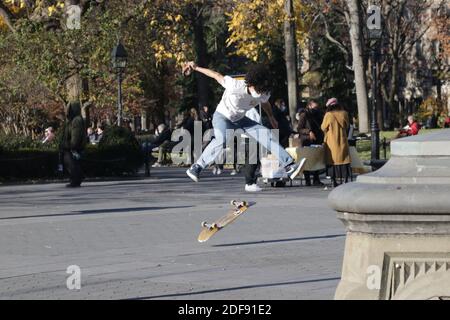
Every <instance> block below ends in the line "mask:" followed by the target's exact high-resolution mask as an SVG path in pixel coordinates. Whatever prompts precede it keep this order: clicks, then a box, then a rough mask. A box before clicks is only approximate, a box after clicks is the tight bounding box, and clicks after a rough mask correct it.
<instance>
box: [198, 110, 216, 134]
mask: <svg viewBox="0 0 450 320" xmlns="http://www.w3.org/2000/svg"><path fill="white" fill-rule="evenodd" d="M200 120H202V127H203V131H206V130H209V129H212V127H213V125H212V115H211V113H210V112H205V110H200Z"/></svg>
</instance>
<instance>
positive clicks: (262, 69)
mask: <svg viewBox="0 0 450 320" xmlns="http://www.w3.org/2000/svg"><path fill="white" fill-rule="evenodd" d="M245 83H246V84H247V86H249V87H254V88H255V90H256V92H258V93H268V92H270V91H271V89H272V84H271V82H270V80H269V70H268V68H267V67H266V66H265V65H263V64H256V65H253V66H251V67H250V68H249V70H248V72H247V74H246V76H245Z"/></svg>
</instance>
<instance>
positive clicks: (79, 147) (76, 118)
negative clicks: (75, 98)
mask: <svg viewBox="0 0 450 320" xmlns="http://www.w3.org/2000/svg"><path fill="white" fill-rule="evenodd" d="M66 117H67V120H66V124H65V127H64V135H63V141H62V146H61V148H62V151H63V153H64V166H65V167H66V168H67V171H68V172H69V175H70V183H69V184H68V185H66V187H68V188H77V187H80V186H81V181H82V180H83V172H82V170H81V165H80V160H81V152H82V151H83V150H84V147H85V145H86V142H87V140H86V139H87V137H86V129H85V127H84V120H83V118H82V117H81V106H80V103H79V102H69V104H68V107H67V110H66Z"/></svg>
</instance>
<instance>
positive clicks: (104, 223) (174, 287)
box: [0, 168, 345, 299]
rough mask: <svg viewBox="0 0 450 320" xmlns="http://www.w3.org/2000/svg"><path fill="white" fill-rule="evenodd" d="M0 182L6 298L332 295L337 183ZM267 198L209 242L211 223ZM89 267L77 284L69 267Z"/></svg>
mask: <svg viewBox="0 0 450 320" xmlns="http://www.w3.org/2000/svg"><path fill="white" fill-rule="evenodd" d="M183 173H184V170H181V169H165V168H158V169H154V170H153V171H152V178H151V179H145V180H136V181H119V182H95V183H86V184H84V185H83V187H82V188H80V189H77V190H68V189H66V188H64V185H63V184H41V185H25V186H2V187H0V299H12V298H14V299H97V298H100V299H136V298H139V299H332V298H333V295H334V291H335V289H336V286H337V284H338V281H339V277H340V271H341V264H342V255H343V252H344V241H345V236H344V233H345V230H344V226H343V225H342V223H341V222H340V221H338V220H337V219H336V216H335V213H334V212H333V211H332V210H331V209H329V208H328V207H327V202H326V198H327V196H328V191H324V190H323V189H321V188H305V187H299V186H296V187H293V188H282V189H272V188H267V189H266V190H265V191H264V192H263V193H260V194H256V195H249V194H244V193H243V177H241V176H237V177H230V176H229V175H228V174H225V175H222V176H221V177H220V178H217V177H214V176H211V175H208V174H206V175H205V176H204V177H203V179H202V181H201V182H200V183H198V184H195V183H191V182H190V181H189V180H188V179H187V178H185V176H184V174H183ZM231 199H245V200H248V201H256V203H257V204H256V206H255V207H253V208H252V209H250V210H249V211H248V212H247V213H246V214H245V215H244V216H242V217H241V218H240V219H239V220H238V221H237V222H236V223H234V224H233V225H230V226H229V227H227V228H226V229H225V230H223V231H221V232H219V233H218V234H217V235H216V236H215V237H214V238H213V239H211V240H210V241H209V242H207V243H205V244H200V243H198V242H197V241H196V238H197V235H198V233H199V231H200V229H201V228H200V223H201V222H202V221H204V220H209V221H211V220H213V219H215V218H217V217H220V216H221V215H223V214H224V213H225V212H226V211H227V210H228V203H229V201H230V200H231ZM71 265H77V266H79V267H80V269H81V290H68V289H67V286H66V280H67V278H68V277H69V276H70V274H67V273H66V270H67V267H68V266H71Z"/></svg>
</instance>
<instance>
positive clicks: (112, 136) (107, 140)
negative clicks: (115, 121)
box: [83, 127, 144, 176]
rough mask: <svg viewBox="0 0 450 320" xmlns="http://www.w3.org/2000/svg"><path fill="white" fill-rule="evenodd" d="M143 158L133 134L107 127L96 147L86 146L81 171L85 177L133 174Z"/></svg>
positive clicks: (123, 129) (141, 163) (122, 129)
mask: <svg viewBox="0 0 450 320" xmlns="http://www.w3.org/2000/svg"><path fill="white" fill-rule="evenodd" d="M143 163H144V157H143V154H142V151H141V148H140V145H139V142H138V141H137V140H136V138H135V137H134V136H133V134H132V133H131V132H130V131H129V130H127V129H125V128H120V127H109V128H107V129H106V130H105V131H104V133H103V138H102V139H101V140H100V142H99V144H98V145H89V146H87V148H86V150H85V153H84V156H83V170H84V171H85V174H86V175H87V176H115V175H119V176H120V175H123V174H135V173H136V172H137V170H138V169H139V168H140V167H141V166H142V165H143Z"/></svg>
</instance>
